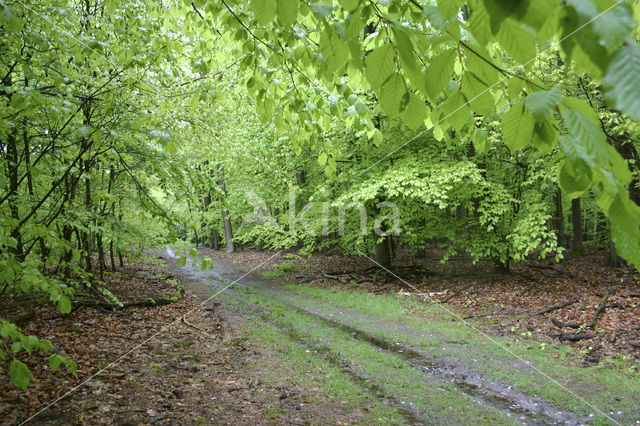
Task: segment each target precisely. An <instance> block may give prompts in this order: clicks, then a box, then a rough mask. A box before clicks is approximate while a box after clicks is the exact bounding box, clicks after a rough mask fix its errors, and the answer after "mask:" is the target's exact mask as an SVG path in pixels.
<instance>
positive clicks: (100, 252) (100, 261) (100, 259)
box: [97, 233, 105, 281]
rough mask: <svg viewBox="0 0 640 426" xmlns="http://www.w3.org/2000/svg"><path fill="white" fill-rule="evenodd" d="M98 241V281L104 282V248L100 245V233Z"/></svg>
mask: <svg viewBox="0 0 640 426" xmlns="http://www.w3.org/2000/svg"><path fill="white" fill-rule="evenodd" d="M97 241H98V266H99V268H100V281H104V270H105V264H104V246H103V245H102V233H99V234H98V236H97Z"/></svg>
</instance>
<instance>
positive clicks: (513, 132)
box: [502, 101, 535, 151]
mask: <svg viewBox="0 0 640 426" xmlns="http://www.w3.org/2000/svg"><path fill="white" fill-rule="evenodd" d="M534 124H535V121H534V119H533V116H532V115H531V114H530V113H529V112H528V111H527V110H526V109H525V108H524V103H523V102H522V101H518V102H516V103H514V104H513V105H512V106H511V108H510V109H509V110H508V111H507V112H505V113H504V114H503V115H502V135H503V137H504V142H505V144H507V146H508V147H509V149H510V150H511V151H517V150H519V149H522V148H524V147H525V146H526V145H527V144H528V143H529V141H530V140H531V137H532V136H533V127H534Z"/></svg>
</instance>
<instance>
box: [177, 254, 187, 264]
mask: <svg viewBox="0 0 640 426" xmlns="http://www.w3.org/2000/svg"><path fill="white" fill-rule="evenodd" d="M186 264H187V256H184V255H183V256H180V257H179V258H178V260H176V265H178V266H185V265H186Z"/></svg>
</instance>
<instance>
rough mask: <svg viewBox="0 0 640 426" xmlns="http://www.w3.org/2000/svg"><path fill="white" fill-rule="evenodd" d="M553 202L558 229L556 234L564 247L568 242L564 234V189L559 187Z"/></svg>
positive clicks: (556, 227) (559, 242)
mask: <svg viewBox="0 0 640 426" xmlns="http://www.w3.org/2000/svg"><path fill="white" fill-rule="evenodd" d="M553 203H554V204H555V208H556V209H555V210H556V211H555V217H554V225H555V226H554V227H555V229H556V233H557V234H556V235H557V238H558V245H559V246H561V247H564V246H565V244H566V241H565V238H566V237H565V235H564V211H563V208H562V190H561V189H560V187H558V190H557V191H556V193H555V195H554V196H553Z"/></svg>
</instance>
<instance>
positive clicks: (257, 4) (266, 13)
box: [251, 0, 278, 25]
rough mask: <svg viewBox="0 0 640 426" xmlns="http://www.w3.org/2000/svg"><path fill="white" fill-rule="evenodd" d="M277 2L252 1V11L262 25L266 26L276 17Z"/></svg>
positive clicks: (266, 0) (274, 0) (267, 0)
mask: <svg viewBox="0 0 640 426" xmlns="http://www.w3.org/2000/svg"><path fill="white" fill-rule="evenodd" d="M277 7H278V5H277V3H276V0H251V9H253V13H254V15H255V17H256V20H257V21H258V24H260V25H266V24H268V23H270V22H271V21H273V18H275V17H276V9H277Z"/></svg>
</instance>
